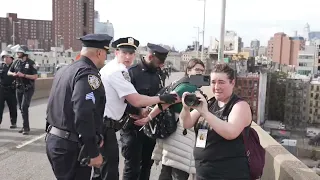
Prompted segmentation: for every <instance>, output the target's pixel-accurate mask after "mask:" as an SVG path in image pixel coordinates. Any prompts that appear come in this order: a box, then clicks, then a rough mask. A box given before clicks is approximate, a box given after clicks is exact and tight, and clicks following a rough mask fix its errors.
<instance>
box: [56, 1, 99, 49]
mask: <svg viewBox="0 0 320 180" xmlns="http://www.w3.org/2000/svg"><path fill="white" fill-rule="evenodd" d="M94 15H95V14H94V0H81V1H80V0H52V32H53V33H52V39H53V40H54V45H57V46H59V47H60V46H61V45H63V47H64V49H70V48H72V50H73V51H79V50H80V49H81V42H80V41H79V40H77V38H78V37H81V36H83V35H86V34H90V33H94Z"/></svg>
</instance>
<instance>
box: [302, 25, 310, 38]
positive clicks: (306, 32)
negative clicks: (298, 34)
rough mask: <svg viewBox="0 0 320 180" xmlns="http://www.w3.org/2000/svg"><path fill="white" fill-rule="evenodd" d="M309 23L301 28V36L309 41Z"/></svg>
mask: <svg viewBox="0 0 320 180" xmlns="http://www.w3.org/2000/svg"><path fill="white" fill-rule="evenodd" d="M309 33H310V25H309V24H308V23H307V24H306V25H305V26H304V28H303V38H304V39H305V40H306V41H309Z"/></svg>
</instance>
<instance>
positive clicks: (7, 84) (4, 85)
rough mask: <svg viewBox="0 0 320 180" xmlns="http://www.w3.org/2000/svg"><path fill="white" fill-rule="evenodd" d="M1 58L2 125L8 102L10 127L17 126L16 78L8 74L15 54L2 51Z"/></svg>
mask: <svg viewBox="0 0 320 180" xmlns="http://www.w3.org/2000/svg"><path fill="white" fill-rule="evenodd" d="M1 58H2V59H3V60H4V63H2V64H0V125H1V122H2V115H3V110H4V103H5V102H6V103H7V105H8V108H9V112H10V120H11V126H10V129H14V128H16V127H17V125H16V124H17V99H16V93H15V81H14V80H15V78H14V77H12V76H8V74H7V73H8V71H9V69H10V66H11V65H12V62H13V55H12V53H11V52H10V51H2V53H1Z"/></svg>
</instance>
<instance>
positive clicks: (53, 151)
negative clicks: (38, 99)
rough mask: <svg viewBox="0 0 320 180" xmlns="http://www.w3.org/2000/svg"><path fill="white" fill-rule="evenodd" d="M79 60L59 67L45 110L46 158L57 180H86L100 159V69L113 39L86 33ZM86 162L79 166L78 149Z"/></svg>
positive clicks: (103, 35) (100, 161)
mask: <svg viewBox="0 0 320 180" xmlns="http://www.w3.org/2000/svg"><path fill="white" fill-rule="evenodd" d="M80 40H81V41H82V43H83V48H82V50H81V57H80V59H79V60H78V61H75V62H74V63H72V64H70V65H68V66H65V67H63V68H61V69H60V70H59V71H58V72H57V74H56V76H55V78H54V81H53V85H52V89H51V92H50V96H49V101H48V108H47V123H48V124H49V126H48V129H47V132H48V134H47V137H46V150H47V156H48V159H49V161H50V164H51V166H52V169H53V172H54V174H55V176H56V178H57V179H58V180H82V179H83V180H89V179H90V178H91V170H92V167H97V168H99V167H100V166H101V165H102V162H103V158H102V156H101V154H100V151H99V144H100V147H101V146H102V144H103V139H102V136H101V134H102V123H103V111H104V106H105V90H104V86H103V84H102V82H101V79H100V74H99V69H100V68H102V67H103V66H104V61H105V60H106V57H107V52H108V49H109V44H110V41H111V40H112V37H110V36H108V35H105V34H88V35H86V36H84V37H82V38H80ZM80 147H83V149H85V151H84V152H86V155H84V157H88V158H87V159H89V162H88V164H87V165H81V163H80V162H81V160H83V159H79V158H78V157H79V156H82V153H80V150H81V148H80Z"/></svg>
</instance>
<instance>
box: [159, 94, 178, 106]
mask: <svg viewBox="0 0 320 180" xmlns="http://www.w3.org/2000/svg"><path fill="white" fill-rule="evenodd" d="M159 98H160V101H161V102H160V103H165V104H173V103H174V102H175V101H176V100H177V94H163V95H160V96H159Z"/></svg>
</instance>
